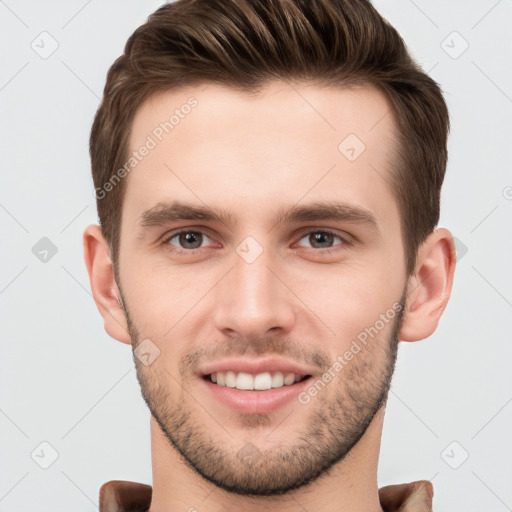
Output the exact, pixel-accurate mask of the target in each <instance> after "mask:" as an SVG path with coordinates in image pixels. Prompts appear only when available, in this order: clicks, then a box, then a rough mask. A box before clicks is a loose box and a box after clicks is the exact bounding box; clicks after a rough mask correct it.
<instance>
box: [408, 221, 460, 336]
mask: <svg viewBox="0 0 512 512" xmlns="http://www.w3.org/2000/svg"><path fill="white" fill-rule="evenodd" d="M455 261H456V253H455V243H454V241H453V236H452V235H451V233H450V232H449V231H448V230H447V229H444V228H439V229H436V230H434V231H433V232H432V233H431V234H430V235H429V236H428V237H427V239H426V240H425V242H424V243H423V244H422V245H421V247H420V248H419V250H418V257H417V261H416V268H415V271H414V273H413V275H411V276H410V278H409V282H408V288H407V299H406V305H405V310H406V311H405V318H404V322H403V325H402V329H401V331H400V339H401V340H402V341H419V340H422V339H425V338H427V337H428V336H430V335H431V334H432V333H433V332H434V331H435V330H436V328H437V325H438V323H439V320H440V318H441V315H442V314H443V311H444V309H445V307H446V305H447V304H448V299H449V298H450V294H451V290H452V284H453V275H454V273H455Z"/></svg>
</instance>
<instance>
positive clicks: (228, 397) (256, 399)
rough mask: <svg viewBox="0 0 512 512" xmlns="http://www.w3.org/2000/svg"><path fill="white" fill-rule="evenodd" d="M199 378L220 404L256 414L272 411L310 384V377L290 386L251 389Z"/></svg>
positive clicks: (295, 396)
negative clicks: (223, 384)
mask: <svg viewBox="0 0 512 512" xmlns="http://www.w3.org/2000/svg"><path fill="white" fill-rule="evenodd" d="M201 380H202V381H203V382H204V384H205V386H206V388H207V390H208V391H209V392H210V393H211V394H212V396H213V397H214V398H215V399H217V400H218V401H219V402H221V403H222V404H224V405H227V406H228V407H229V408H231V409H234V410H235V411H238V412H243V413H249V414H258V413H265V412H271V411H274V410H275V409H277V408H278V407H281V406H282V405H284V404H286V403H288V402H290V401H291V400H293V399H294V398H297V396H298V395H299V393H300V392H301V391H302V390H303V389H304V388H305V387H306V386H308V385H309V384H310V382H309V381H310V380H311V377H309V378H307V379H304V380H302V381H300V382H295V383H294V384H291V385H290V386H282V387H280V388H271V389H265V390H253V391H250V390H242V389H236V388H229V387H227V386H219V385H218V384H214V383H213V382H211V381H210V380H208V379H201Z"/></svg>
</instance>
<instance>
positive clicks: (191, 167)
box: [123, 81, 396, 222]
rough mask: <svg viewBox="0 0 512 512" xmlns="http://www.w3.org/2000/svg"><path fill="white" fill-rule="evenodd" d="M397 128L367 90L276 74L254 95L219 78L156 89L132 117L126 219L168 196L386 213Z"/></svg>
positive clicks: (257, 208)
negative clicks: (340, 204)
mask: <svg viewBox="0 0 512 512" xmlns="http://www.w3.org/2000/svg"><path fill="white" fill-rule="evenodd" d="M394 129H395V125H394V120H393V115H392V111H391V108H390V105H389V103H388V101H387V99H386V97H385V96H384V94H383V93H381V92H380V91H378V90H376V89H374V88H357V89H355V88H352V89H343V88H337V87H326V86H320V85H311V84H306V83H298V82H288V83H286V82H282V81H276V82H271V83H269V84H268V85H267V86H265V87H264V88H263V89H262V90H261V91H260V92H259V93H258V94H253V93H247V92H240V91H236V90H234V89H231V88H228V87H224V86H220V85H216V84H206V85H197V86H190V87H186V88H182V89H178V90H173V91H167V92H164V93H160V94H158V95H154V96H152V97H151V98H149V99H148V100H147V101H146V102H145V103H143V104H142V105H141V107H140V108H139V109H138V111H137V112H136V115H135V117H134V120H133V124H132V130H131V134H130V139H129V151H128V153H129V154H128V158H130V159H131V163H132V164H134V165H133V166H132V167H131V170H130V171H129V173H128V176H127V178H126V179H127V183H126V184H125V186H126V193H125V199H124V204H123V217H125V213H126V215H127V218H128V220H129V221H130V222H135V221H136V218H137V216H140V214H141V213H142V212H143V211H145V210H147V209H149V208H151V207H152V206H154V205H156V204H158V203H159V202H162V201H171V200H175V199H180V200H188V201H190V202H194V203H196V204H200V203H203V204H209V205H210V204H211V205H214V206H222V205H224V206H225V205H227V204H230V205H232V206H233V208H238V211H239V213H241V214H244V215H249V214H250V213H253V214H260V213H261V211H262V209H265V211H269V214H271V213H273V212H270V209H272V207H274V206H275V208H276V209H282V208H283V205H286V204H296V203H297V202H298V201H301V200H305V199H311V200H312V201H313V200H334V199H343V200H350V201H351V202H352V203H354V204H359V205H360V206H362V207H364V208H366V209H369V210H379V208H380V210H382V211H381V212H380V214H382V215H386V214H389V213H390V211H389V206H390V205H389V203H390V202H391V203H394V197H393V194H392V191H391V188H390V172H391V167H392V160H393V157H392V148H393V141H394ZM144 148H146V149H144ZM142 153H144V155H142ZM134 155H136V156H134ZM128 161H129V160H128V159H127V162H128ZM386 201H387V203H388V211H386V209H385V204H384V203H385V202H386ZM392 206H393V208H392V209H394V210H396V205H392ZM376 214H377V215H379V211H376Z"/></svg>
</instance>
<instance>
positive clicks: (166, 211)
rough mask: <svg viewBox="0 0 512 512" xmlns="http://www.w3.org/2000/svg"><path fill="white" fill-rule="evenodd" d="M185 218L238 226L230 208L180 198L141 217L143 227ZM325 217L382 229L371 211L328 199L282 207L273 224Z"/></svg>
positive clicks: (154, 208)
mask: <svg viewBox="0 0 512 512" xmlns="http://www.w3.org/2000/svg"><path fill="white" fill-rule="evenodd" d="M181 220H194V221H195V220H201V221H206V222H216V223H219V224H225V225H227V226H236V225H237V221H236V219H235V217H234V215H233V214H232V213H231V212H229V211H227V210H223V209H213V208H209V207H207V206H199V205H194V204H189V203H185V202H182V201H177V200H176V201H171V202H159V203H158V204H156V205H155V206H153V207H152V208H150V209H149V210H146V211H144V212H143V213H142V214H141V215H140V217H139V226H141V227H142V228H151V227H157V226H163V225H166V224H169V223H171V222H176V221H181ZM324 220H332V221H343V222H350V223H355V224H363V225H365V226H367V227H368V228H370V229H371V230H373V231H378V223H377V220H376V219H375V217H374V215H373V214H372V213H371V212H370V211H368V210H366V209H365V208H362V207H360V206H356V205H352V204H347V203H339V202H328V201H321V202H315V203H312V204H309V205H304V206H297V205H294V206H292V207H286V206H281V207H280V208H279V209H278V210H277V213H276V215H275V216H274V217H273V226H275V225H276V224H282V223H299V222H308V221H324Z"/></svg>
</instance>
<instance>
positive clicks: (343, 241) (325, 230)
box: [162, 228, 351, 254]
mask: <svg viewBox="0 0 512 512" xmlns="http://www.w3.org/2000/svg"><path fill="white" fill-rule="evenodd" d="M184 233H200V234H202V235H206V236H207V237H208V238H210V237H209V236H208V234H207V233H205V232H204V231H201V230H199V229H197V230H196V229H182V230H180V231H176V232H173V233H170V234H168V235H166V236H165V238H164V240H163V241H162V244H163V245H165V246H167V247H172V249H170V250H172V251H173V252H176V253H178V254H194V253H195V252H196V251H199V250H201V249H204V247H198V248H196V249H182V248H180V247H176V246H172V245H171V244H170V243H169V242H170V241H171V240H172V239H173V238H176V237H177V236H179V235H182V234H184ZM313 233H322V234H328V235H332V236H334V237H335V238H337V239H338V240H340V242H341V243H340V244H338V245H335V246H333V247H330V248H327V249H315V248H314V247H311V248H310V249H311V250H313V251H315V252H319V253H322V254H330V253H331V252H335V251H337V250H339V249H340V247H343V246H347V245H351V243H350V242H349V241H348V240H347V239H346V238H343V237H342V236H341V235H339V234H338V233H337V232H336V231H333V230H331V229H328V228H323V229H313V230H311V231H307V232H305V233H304V234H303V235H302V236H301V238H300V240H302V239H303V238H304V237H306V236H308V235H311V234H313Z"/></svg>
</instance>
